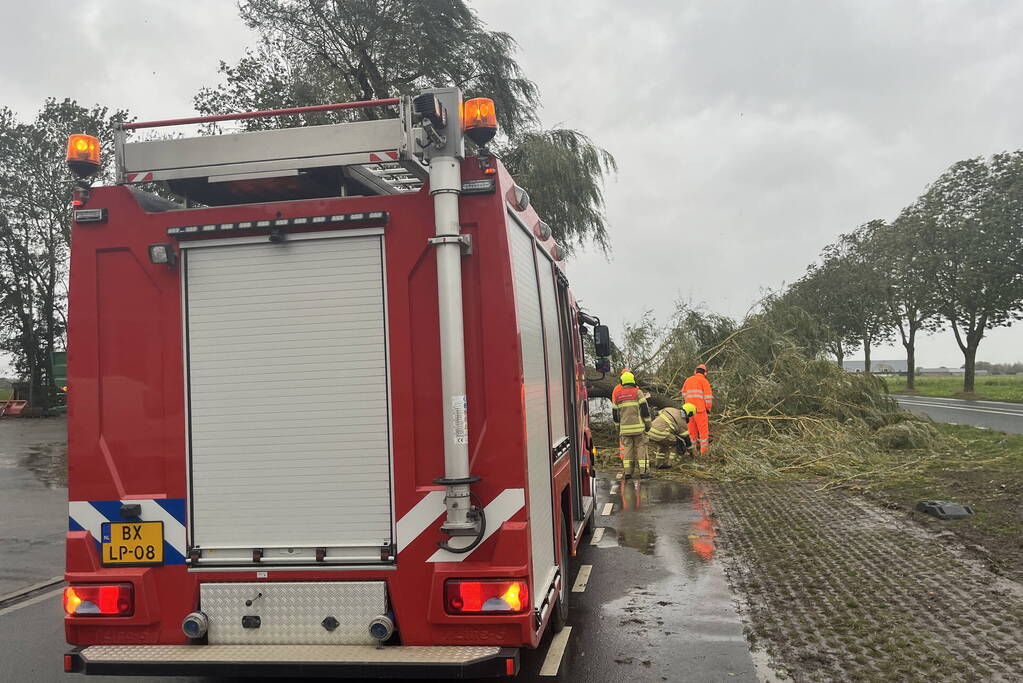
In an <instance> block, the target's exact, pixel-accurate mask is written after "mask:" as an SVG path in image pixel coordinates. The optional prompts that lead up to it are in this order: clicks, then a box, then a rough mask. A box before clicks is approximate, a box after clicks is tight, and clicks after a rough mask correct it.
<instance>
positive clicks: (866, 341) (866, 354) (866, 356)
mask: <svg viewBox="0 0 1023 683" xmlns="http://www.w3.org/2000/svg"><path fill="white" fill-rule="evenodd" d="M863 372H870V337H864V338H863Z"/></svg>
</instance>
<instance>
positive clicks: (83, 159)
mask: <svg viewBox="0 0 1023 683" xmlns="http://www.w3.org/2000/svg"><path fill="white" fill-rule="evenodd" d="M99 152H100V144H99V140H98V139H96V138H94V137H93V136H91V135H81V134H79V133H75V134H74V135H69V136H68V139H67V165H68V168H69V169H71V172H72V173H74V174H75V175H76V176H78V177H79V178H86V177H88V176H91V175H92V174H94V173H95V172H96V171H98V170H99V159H100V157H99Z"/></svg>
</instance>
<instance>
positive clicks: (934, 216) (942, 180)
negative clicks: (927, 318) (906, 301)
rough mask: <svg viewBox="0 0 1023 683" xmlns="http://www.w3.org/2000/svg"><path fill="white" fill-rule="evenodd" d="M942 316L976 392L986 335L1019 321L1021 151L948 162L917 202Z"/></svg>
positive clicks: (968, 387) (1022, 297)
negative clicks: (976, 371) (979, 349)
mask: <svg viewBox="0 0 1023 683" xmlns="http://www.w3.org/2000/svg"><path fill="white" fill-rule="evenodd" d="M914 211H915V212H916V213H917V214H918V215H919V220H920V221H921V222H922V223H923V226H924V229H925V235H924V239H923V240H922V247H923V256H924V257H925V258H926V259H927V262H928V263H929V268H928V272H929V274H930V275H931V276H932V277H933V283H934V286H935V288H936V294H937V298H938V301H939V310H940V311H941V313H942V315H943V316H944V317H945V318H946V319H947V320H948V322H949V325H950V327H951V328H952V332H953V334H954V335H955V338H956V343H957V344H958V345H959V348H960V349H961V350H962V352H963V357H964V360H965V367H966V377H965V379H964V387H963V389H964V391H967V392H970V391H973V381H974V363H975V362H976V353H977V347H978V346H979V344H980V341H981V339H983V337H984V333H985V332H986V331H987V330H989V329H991V328H994V327H1000V326H1005V325H1011V324H1012V323H1013V322H1014V321H1016V320H1019V319H1020V318H1023V270H1021V268H1020V258H1021V257H1020V254H1021V253H1023V152H1012V153H1003V154H996V155H995V156H993V157H991V158H990V159H989V160H984V159H980V158H978V159H967V160H965V161H960V162H957V163H955V164H953V165H952V166H951V167H950V168H949V169H948V170H947V171H945V173H943V174H942V175H941V177H939V178H938V180H936V181H935V182H934V183H933V184H932V185H931V186H930V187H929V188H927V191H926V192H925V193H924V195H923V196H922V197H921V198H920V199H919V200H918V201H917V203H916V205H915V206H914Z"/></svg>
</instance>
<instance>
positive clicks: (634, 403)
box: [615, 401, 639, 408]
mask: <svg viewBox="0 0 1023 683" xmlns="http://www.w3.org/2000/svg"><path fill="white" fill-rule="evenodd" d="M638 405H639V401H622V402H621V403H616V404H615V406H617V407H618V408H632V407H635V406H638Z"/></svg>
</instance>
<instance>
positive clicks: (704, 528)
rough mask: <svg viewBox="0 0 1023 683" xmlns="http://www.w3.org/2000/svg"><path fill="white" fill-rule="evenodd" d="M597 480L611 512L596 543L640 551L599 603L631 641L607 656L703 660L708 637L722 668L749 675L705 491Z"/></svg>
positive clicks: (629, 660)
mask: <svg viewBox="0 0 1023 683" xmlns="http://www.w3.org/2000/svg"><path fill="white" fill-rule="evenodd" d="M616 483H617V488H614V485H615V484H616ZM600 488H601V489H602V496H601V499H602V500H609V501H611V502H613V503H614V504H615V514H614V521H613V522H612V524H613V527H612V526H611V525H609V526H608V527H607V530H606V531H605V532H604V536H603V538H602V540H601V542H600V544H599V545H600V546H601V547H606V546H605V544H606V543H607V544H615V545H619V546H623V547H626V548H630V549H633V550H636V551H638V552H639V553H641V554H642V556H643V560H642V564H641V565H640V566H638V567H635V570H634V572H633V573H631V574H630V575H628V576H623V577H622V579H620V581H621V585H620V594H619V597H616V598H615V599H613V600H610V601H608V602H606V603H605V604H604V605H603V612H604V614H605V615H606V617H607V619H608V621H609V623H610V624H612V625H613V628H617V629H620V630H621V632H622V633H623V635H625V636H626V638H627V639H628V640H627V642H628V643H629V647H630V648H632V649H623V655H622V657H620V658H618V659H615V662H616V663H619V664H622V665H631V664H633V663H642V664H643V666H644V667H646V666H652V667H653V669H657V668H658V667H659V666H664V665H665V663H666V662H674V663H675V664H676V665H678V664H680V663H681V662H684V661H696V659H700V661H704V660H703V659H702V658H705V657H708V656H709V655H708V654H707V650H706V648H707V646H708V645H710V644H712V643H713V645H712V646H711V647H712V649H713V650H714V652H715V654H714V655H713V656H710V657H711V658H714V657H717V656H719V655H720V656H722V657H724V660H722V661H725V660H727V666H729V667H734V668H728V669H725V670H724V671H725V672H727V673H722V675H728V676H738V678H737V680H755V675H753V674H752V668H753V667H752V662H750V661H749V660H748V659H747V657H748V656H749V655H748V654H747V653H748V650H747V646H746V641H745V637H744V635H743V631H742V625H741V623H740V621H739V618H738V615H737V614H736V612H735V608H734V604H733V597H732V593H731V590H730V589H729V587H728V583H727V581H726V580H725V577H724V572H723V570H722V567H721V564H720V562H718V560H717V559H716V557H715V554H716V549H717V548H716V536H717V527H716V524H715V522H714V519H713V518H712V516H711V510H712V508H711V503H710V499H709V497H708V493H707V492H706V491H705V490H704V489H703V487H702V486H701V485H700V484H690V483H685V482H674V481H662V480H653V479H649V480H639V481H626V482H612V481H601V482H600ZM612 491H613V492H614V493H612ZM665 648H667V649H665ZM725 653H730V654H727V656H726V655H725ZM626 655H627V656H626ZM619 660H621V661H619ZM648 662H650V664H648ZM644 680H646V679H644ZM651 680H656V679H651ZM662 680H669V679H662ZM672 680H675V679H672Z"/></svg>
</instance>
